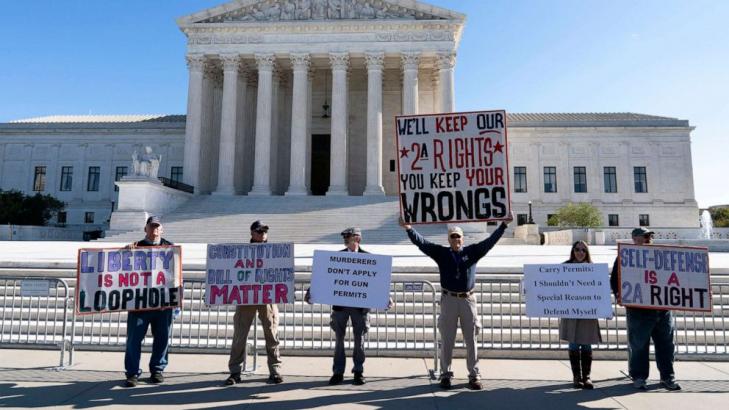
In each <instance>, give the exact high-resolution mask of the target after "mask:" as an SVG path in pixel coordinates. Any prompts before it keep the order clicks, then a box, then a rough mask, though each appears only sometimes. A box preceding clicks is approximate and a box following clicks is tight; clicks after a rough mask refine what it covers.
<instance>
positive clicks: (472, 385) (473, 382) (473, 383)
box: [468, 378, 483, 390]
mask: <svg viewBox="0 0 729 410" xmlns="http://www.w3.org/2000/svg"><path fill="white" fill-rule="evenodd" d="M468 388H469V389H471V390H483V384H481V380H479V379H476V378H469V379H468Z"/></svg>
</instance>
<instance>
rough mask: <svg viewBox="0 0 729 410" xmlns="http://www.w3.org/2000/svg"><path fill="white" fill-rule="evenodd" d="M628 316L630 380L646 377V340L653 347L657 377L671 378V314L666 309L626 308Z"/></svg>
mask: <svg viewBox="0 0 729 410" xmlns="http://www.w3.org/2000/svg"><path fill="white" fill-rule="evenodd" d="M625 311H626V315H627V319H628V349H629V350H628V353H629V356H628V357H629V359H628V369H629V373H630V377H632V378H633V379H643V380H646V379H648V372H649V365H648V360H649V357H648V354H649V348H650V341H651V339H653V345H654V346H655V348H656V365H657V366H658V371H659V372H660V373H661V380H672V379H673V378H674V372H673V354H674V345H673V331H674V327H673V315H672V314H671V311H670V310H654V309H633V308H626V309H625Z"/></svg>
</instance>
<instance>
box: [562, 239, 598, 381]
mask: <svg viewBox="0 0 729 410" xmlns="http://www.w3.org/2000/svg"><path fill="white" fill-rule="evenodd" d="M565 263H592V258H591V257H590V249H589V248H588V247H587V243H585V242H584V241H577V242H575V243H573V244H572V250H571V251H570V258H569V260H567V261H565ZM559 338H560V339H561V340H564V341H567V342H569V347H568V349H569V357H570V365H571V367H572V381H573V385H574V387H575V388H585V389H592V388H594V385H593V384H592V380H590V371H591V369H592V346H591V345H592V344H593V343H600V342H601V341H602V339H601V337H600V325H599V324H598V322H597V319H560V320H559Z"/></svg>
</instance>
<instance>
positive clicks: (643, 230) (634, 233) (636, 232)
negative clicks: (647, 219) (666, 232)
mask: <svg viewBox="0 0 729 410" xmlns="http://www.w3.org/2000/svg"><path fill="white" fill-rule="evenodd" d="M653 234H655V232H653V231H651V230H650V229H648V228H646V227H644V226H641V227H640V228H635V229H633V231H632V232H631V233H630V236H645V235H653Z"/></svg>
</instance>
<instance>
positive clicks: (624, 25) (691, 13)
mask: <svg viewBox="0 0 729 410" xmlns="http://www.w3.org/2000/svg"><path fill="white" fill-rule="evenodd" d="M220 3H222V0H62V1H61V0H55V1H52V0H25V1H2V2H0V15H2V16H3V24H1V25H0V38H2V39H3V40H2V42H0V122H4V121H9V120H13V119H19V118H28V117H34V116H42V115H52V114H88V113H92V114H157V113H160V114H161V113H165V114H167V113H175V114H178V113H184V112H185V107H186V97H187V68H186V66H185V63H184V54H185V38H184V36H183V35H182V33H181V32H180V31H179V30H178V29H177V25H176V23H175V19H176V18H177V17H180V16H183V15H186V14H190V13H193V12H196V11H199V10H202V9H205V8H207V7H212V6H215V5H218V4H220ZM429 3H430V4H433V5H437V6H441V7H445V8H449V9H453V10H456V11H459V12H462V13H464V14H466V15H467V22H466V28H465V30H464V34H463V40H462V42H461V47H460V50H459V56H458V64H457V66H456V101H457V102H456V104H457V108H458V109H459V110H475V109H491V108H503V109H506V110H507V111H511V112H624V111H630V112H638V113H645V114H654V115H665V116H671V117H678V118H681V119H688V120H689V121H690V122H691V124H692V125H693V126H695V127H696V130H695V131H694V132H693V133H692V154H693V163H694V183H695V187H696V198H697V200H698V202H699V205H700V206H702V207H703V206H709V205H714V204H720V203H723V204H729V188H727V184H726V183H722V182H721V181H722V180H723V177H725V176H726V175H729V160H727V156H728V154H729V149H727V148H726V147H725V144H726V142H725V137H726V136H727V133H728V131H729V126H728V125H727V119H729V24H728V23H727V21H729V2H727V1H720V0H714V1H709V0H691V1H688V0H684V1H678V0H632V1H627V0H610V1H598V0H553V1H542V0H458V1H456V0H432V1H429Z"/></svg>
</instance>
